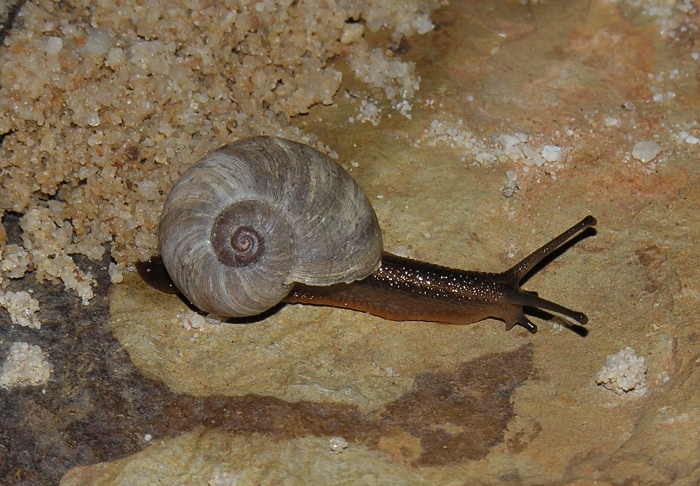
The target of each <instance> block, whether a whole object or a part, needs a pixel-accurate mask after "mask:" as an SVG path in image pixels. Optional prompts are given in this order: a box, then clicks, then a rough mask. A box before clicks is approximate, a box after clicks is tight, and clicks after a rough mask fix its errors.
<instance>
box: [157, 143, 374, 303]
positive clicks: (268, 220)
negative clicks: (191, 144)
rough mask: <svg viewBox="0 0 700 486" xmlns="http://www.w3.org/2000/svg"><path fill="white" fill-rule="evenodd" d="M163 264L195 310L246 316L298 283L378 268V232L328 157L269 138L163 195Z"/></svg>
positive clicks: (365, 204) (206, 161)
mask: <svg viewBox="0 0 700 486" xmlns="http://www.w3.org/2000/svg"><path fill="white" fill-rule="evenodd" d="M159 243H160V247H161V255H162V257H163V262H164V263H165V266H166V268H167V270H168V273H169V274H170V277H171V278H172V279H173V282H174V283H175V285H176V286H177V287H178V288H179V289H180V291H182V293H183V294H184V295H185V296H186V297H187V298H188V299H190V301H192V303H193V304H195V305H196V306H197V307H199V308H200V309H202V310H204V311H207V312H211V313H215V314H219V315H223V316H248V315H255V314H259V313H260V312H263V311H265V310H267V309H269V308H270V307H272V306H273V305H275V304H277V303H278V302H279V301H280V300H282V298H284V297H285V296H286V295H287V294H288V293H289V291H290V289H291V286H292V284H293V283H294V282H299V283H304V284H307V285H331V284H334V283H340V282H351V281H354V280H358V279H361V278H364V277H366V276H367V275H369V274H370V273H372V272H373V271H374V270H376V268H377V267H378V266H379V262H380V259H381V252H382V241H381V231H380V229H379V225H378V223H377V220H376V216H375V215H374V211H373V210H372V207H371V205H370V203H369V201H368V200H367V197H366V196H365V195H364V193H363V192H362V190H361V189H360V188H359V186H358V185H357V184H356V183H355V182H354V180H353V179H352V178H351V177H350V176H349V175H348V174H347V173H346V172H345V171H344V170H343V169H342V168H340V167H339V166H338V165H337V164H336V163H335V162H333V161H332V160H331V159H330V158H328V157H327V156H325V155H324V154H322V153H320V152H318V151H316V150H314V149H312V148H311V147H308V146H306V145H302V144H299V143H296V142H292V141H289V140H285V139H281V138H274V137H253V138H248V139H243V140H239V141H238V142H235V143H232V144H229V145H226V146H225V147H223V148H221V149H219V150H217V151H215V152H213V153H211V154H209V155H207V156H205V157H204V158H203V159H202V160H200V161H199V162H198V163H196V164H195V165H194V166H192V167H191V168H190V169H189V170H188V171H187V172H185V174H183V176H182V177H181V179H180V180H179V181H178V183H177V184H176V185H175V187H174V188H173V190H172V191H171V193H170V194H169V196H168V199H167V201H166V203H165V206H164V209H163V215H162V217H161V223H160V228H159Z"/></svg>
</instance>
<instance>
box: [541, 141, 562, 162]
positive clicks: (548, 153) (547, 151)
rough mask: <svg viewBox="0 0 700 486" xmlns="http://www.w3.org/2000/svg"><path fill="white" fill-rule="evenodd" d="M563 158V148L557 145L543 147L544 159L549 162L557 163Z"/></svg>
mask: <svg viewBox="0 0 700 486" xmlns="http://www.w3.org/2000/svg"><path fill="white" fill-rule="evenodd" d="M561 156H562V151H561V148H559V147H557V146H556V145H545V146H544V147H542V157H544V159H545V160H546V161H547V162H556V161H558V160H559V159H561Z"/></svg>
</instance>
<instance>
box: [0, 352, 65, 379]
mask: <svg viewBox="0 0 700 486" xmlns="http://www.w3.org/2000/svg"><path fill="white" fill-rule="evenodd" d="M47 358H48V356H47V355H46V354H45V353H44V352H43V351H42V350H41V348H40V347H39V346H31V345H29V344H27V343H23V342H16V343H14V344H13V345H12V346H11V347H10V352H9V354H8V355H7V360H6V361H5V364H3V366H2V371H0V386H3V387H4V388H12V387H16V386H32V385H33V386H36V385H44V384H46V383H47V382H48V381H49V376H51V370H52V369H53V366H52V365H51V363H49V361H48V359H47Z"/></svg>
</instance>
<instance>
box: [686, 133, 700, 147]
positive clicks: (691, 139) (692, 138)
mask: <svg viewBox="0 0 700 486" xmlns="http://www.w3.org/2000/svg"><path fill="white" fill-rule="evenodd" d="M685 141H686V143H689V144H691V145H695V144H697V143H700V138H698V137H695V136H693V135H690V134H688V135H687V136H686V137H685Z"/></svg>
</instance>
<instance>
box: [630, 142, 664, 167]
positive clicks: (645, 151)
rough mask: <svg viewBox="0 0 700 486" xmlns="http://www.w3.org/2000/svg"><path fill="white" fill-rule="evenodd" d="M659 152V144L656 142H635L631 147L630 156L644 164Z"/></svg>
mask: <svg viewBox="0 0 700 486" xmlns="http://www.w3.org/2000/svg"><path fill="white" fill-rule="evenodd" d="M660 153H661V145H659V144H658V143H656V142H637V143H635V144H634V148H633V149H632V157H633V158H635V159H637V160H639V161H641V162H642V163H644V164H646V163H647V162H651V161H652V160H654V159H655V158H656V156H657V155H659V154H660Z"/></svg>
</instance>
